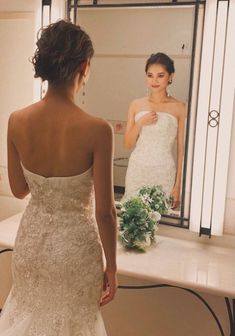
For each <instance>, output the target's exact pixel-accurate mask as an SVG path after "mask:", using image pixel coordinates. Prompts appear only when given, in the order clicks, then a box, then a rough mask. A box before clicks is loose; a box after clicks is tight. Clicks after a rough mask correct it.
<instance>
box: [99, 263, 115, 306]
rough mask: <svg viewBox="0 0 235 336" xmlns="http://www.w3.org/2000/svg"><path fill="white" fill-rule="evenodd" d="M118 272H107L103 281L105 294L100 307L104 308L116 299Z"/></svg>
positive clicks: (103, 293)
mask: <svg viewBox="0 0 235 336" xmlns="http://www.w3.org/2000/svg"><path fill="white" fill-rule="evenodd" d="M117 286H118V282H117V272H116V271H109V270H107V269H106V270H105V272H104V280H103V292H102V296H101V301H100V305H101V306H104V305H106V304H107V303H109V302H110V301H112V300H113V299H114V296H115V293H116V290H117Z"/></svg>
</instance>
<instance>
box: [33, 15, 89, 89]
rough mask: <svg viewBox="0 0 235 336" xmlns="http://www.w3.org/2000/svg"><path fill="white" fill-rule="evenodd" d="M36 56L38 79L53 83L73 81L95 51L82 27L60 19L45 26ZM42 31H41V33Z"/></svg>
mask: <svg viewBox="0 0 235 336" xmlns="http://www.w3.org/2000/svg"><path fill="white" fill-rule="evenodd" d="M40 32H41V36H40V38H38V40H37V43H36V45H37V49H36V51H35V54H34V56H33V58H32V63H33V65H34V69H35V75H34V77H35V78H38V77H40V78H41V79H42V80H43V81H44V80H48V81H49V83H53V84H68V83H71V82H72V81H73V80H74V78H75V76H76V74H77V73H81V74H83V71H84V69H83V64H84V62H86V61H89V60H90V58H91V57H92V56H93V54H94V49H93V45H92V42H91V39H90V37H89V36H88V34H87V33H86V32H85V31H84V30H82V29H81V28H80V27H79V26H77V25H74V24H72V23H70V22H66V21H64V20H60V21H58V22H56V23H52V24H50V25H49V26H47V27H46V28H44V29H42V30H41V31H40ZM40 32H39V33H40Z"/></svg>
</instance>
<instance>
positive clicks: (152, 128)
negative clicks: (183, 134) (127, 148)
mask: <svg viewBox="0 0 235 336" xmlns="http://www.w3.org/2000/svg"><path fill="white" fill-rule="evenodd" d="M146 113H149V111H140V112H139V113H137V114H136V116H135V121H137V120H138V119H139V118H141V117H142V116H143V115H145V114H146ZM177 129H178V122H177V119H176V117H174V116H173V115H172V114H169V113H167V112H158V120H157V122H156V124H153V125H148V126H144V127H143V128H142V130H141V133H140V135H139V138H138V140H137V143H136V146H135V149H134V150H133V152H132V153H131V156H130V158H129V163H128V168H127V172H126V181H125V195H124V197H123V200H125V199H128V198H129V197H131V196H135V195H137V194H138V192H139V190H140V189H141V188H142V187H144V186H149V187H151V186H153V185H161V186H162V188H163V191H165V192H166V194H167V195H169V194H170V193H171V191H172V188H173V186H174V183H175V177H176V163H175V159H174V155H173V151H174V145H175V140H176V135H177Z"/></svg>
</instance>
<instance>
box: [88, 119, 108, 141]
mask: <svg viewBox="0 0 235 336" xmlns="http://www.w3.org/2000/svg"><path fill="white" fill-rule="evenodd" d="M90 123H91V124H90V125H91V129H92V132H93V134H94V136H95V137H96V139H100V140H101V139H108V138H110V139H111V138H112V136H113V127H112V125H111V124H110V123H109V122H108V121H107V120H105V119H103V118H99V117H94V116H90Z"/></svg>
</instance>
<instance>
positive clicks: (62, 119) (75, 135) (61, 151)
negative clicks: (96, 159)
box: [13, 100, 100, 177]
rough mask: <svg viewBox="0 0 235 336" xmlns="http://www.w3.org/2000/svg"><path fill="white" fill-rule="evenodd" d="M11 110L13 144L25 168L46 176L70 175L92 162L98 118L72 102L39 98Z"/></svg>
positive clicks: (82, 169)
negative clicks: (21, 108) (16, 110)
mask: <svg viewBox="0 0 235 336" xmlns="http://www.w3.org/2000/svg"><path fill="white" fill-rule="evenodd" d="M14 114H15V115H14V124H15V127H14V130H15V131H14V134H13V139H14V144H15V146H16V148H17V152H18V153H19V156H20V160H21V161H22V163H23V165H24V166H25V167H26V168H27V169H28V170H30V171H32V172H34V173H36V174H39V175H43V176H46V177H48V176H72V175H77V174H80V173H83V172H84V171H86V170H87V169H88V168H89V167H90V166H91V165H92V163H93V151H94V143H95V136H96V128H97V126H98V124H99V123H100V119H98V118H94V117H92V116H90V115H88V114H87V113H85V112H84V111H82V110H81V109H79V108H78V107H77V106H76V105H75V104H73V103H67V102H66V103H64V102H61V104H60V103H59V102H57V103H55V102H44V101H43V100H42V101H40V102H38V103H36V104H33V105H31V106H29V107H27V108H25V109H23V110H20V111H18V112H15V113H14Z"/></svg>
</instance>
